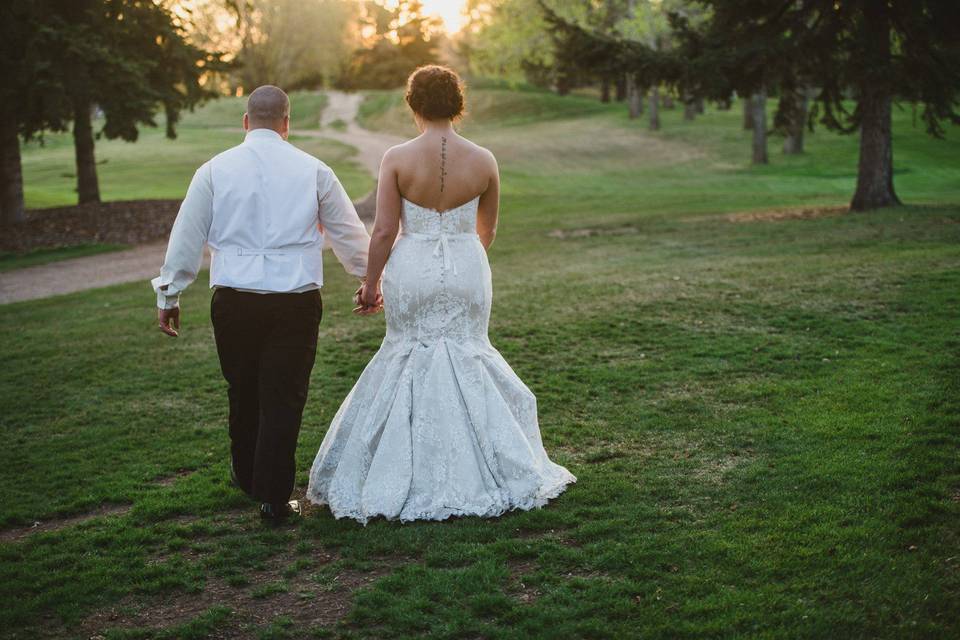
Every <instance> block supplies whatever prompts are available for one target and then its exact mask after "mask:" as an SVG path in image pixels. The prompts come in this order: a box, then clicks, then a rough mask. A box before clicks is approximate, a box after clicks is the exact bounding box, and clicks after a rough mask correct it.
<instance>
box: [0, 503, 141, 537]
mask: <svg viewBox="0 0 960 640" xmlns="http://www.w3.org/2000/svg"><path fill="white" fill-rule="evenodd" d="M132 506H133V505H129V504H104V505H100V506H99V507H97V508H96V509H95V510H93V511H87V512H86V513H80V514H77V515H75V516H67V517H64V518H51V519H49V520H37V521H35V522H34V523H33V524H32V525H30V526H27V527H18V528H16V529H7V530H5V531H0V542H19V541H20V540H23V539H24V538H26V537H27V536H32V535H34V534H37V533H49V532H51V531H59V530H61V529H65V528H67V527H72V526H73V525H77V524H81V523H83V522H87V521H88V520H92V519H94V518H100V517H104V516H118V515H123V514H125V513H127V512H128V511H130V508H131V507H132Z"/></svg>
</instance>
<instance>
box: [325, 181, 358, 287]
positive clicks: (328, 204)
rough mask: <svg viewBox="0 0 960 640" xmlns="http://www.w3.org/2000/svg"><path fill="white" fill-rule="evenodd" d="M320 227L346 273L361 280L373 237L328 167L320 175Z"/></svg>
mask: <svg viewBox="0 0 960 640" xmlns="http://www.w3.org/2000/svg"><path fill="white" fill-rule="evenodd" d="M317 196H318V202H319V218H320V224H322V225H323V230H324V235H325V236H326V239H327V240H329V241H330V246H331V247H332V248H333V253H334V255H336V256H337V260H339V261H340V264H342V265H343V268H344V269H346V270H347V273H349V274H351V275H355V276H357V277H358V278H362V277H363V276H364V275H365V274H366V272H367V255H368V252H369V248H370V234H368V233H367V229H366V227H364V226H363V222H361V221H360V216H358V215H357V210H356V208H355V207H354V206H353V202H352V201H351V200H350V197H349V196H348V195H347V192H346V191H345V190H344V188H343V185H342V184H340V180H338V179H337V176H336V175H335V174H334V173H333V171H331V170H330V169H329V168H326V167H324V168H321V170H320V174H319V175H318V176H317Z"/></svg>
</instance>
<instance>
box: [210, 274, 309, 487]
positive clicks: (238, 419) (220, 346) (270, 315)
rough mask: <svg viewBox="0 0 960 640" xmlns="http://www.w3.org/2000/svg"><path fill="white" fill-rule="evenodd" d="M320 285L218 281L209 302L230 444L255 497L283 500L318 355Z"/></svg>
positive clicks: (290, 480)
mask: <svg viewBox="0 0 960 640" xmlns="http://www.w3.org/2000/svg"><path fill="white" fill-rule="evenodd" d="M322 315H323V304H322V302H321V300H320V291H319V290H316V291H308V292H306V293H270V294H261V293H246V292H243V291H237V290H235V289H230V288H227V287H220V288H217V289H216V290H215V291H214V293H213V299H212V300H211V302H210V316H211V319H212V320H213V333H214V337H215V339H216V343H217V354H218V355H219V356H220V368H221V370H222V371H223V377H224V378H226V380H227V385H228V390H227V395H228V397H229V400H230V451H231V454H232V457H233V469H234V472H235V473H236V475H237V478H238V480H239V482H240V486H241V487H242V488H243V490H244V491H246V492H247V493H248V494H250V496H252V497H253V498H255V499H257V500H260V501H262V502H269V503H273V504H277V503H282V502H286V501H287V500H289V499H290V494H291V493H292V492H293V483H294V478H295V476H296V460H295V453H296V448H297V437H298V435H299V434H300V421H301V419H302V417H303V407H304V405H305V404H306V402H307V389H308V387H309V384H310V372H311V371H312V370H313V362H314V359H315V357H316V354H317V334H318V331H319V327H320V318H321V317H322Z"/></svg>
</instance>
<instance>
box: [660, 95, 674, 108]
mask: <svg viewBox="0 0 960 640" xmlns="http://www.w3.org/2000/svg"><path fill="white" fill-rule="evenodd" d="M676 106H677V105H675V104H674V102H673V94H672V93H665V94H663V108H664V109H675V108H676Z"/></svg>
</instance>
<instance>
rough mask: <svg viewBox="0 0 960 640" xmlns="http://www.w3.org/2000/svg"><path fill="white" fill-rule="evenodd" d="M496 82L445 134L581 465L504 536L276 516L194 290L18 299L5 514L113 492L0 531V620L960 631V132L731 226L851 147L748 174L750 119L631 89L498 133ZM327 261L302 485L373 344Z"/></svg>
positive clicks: (123, 629)
mask: <svg viewBox="0 0 960 640" xmlns="http://www.w3.org/2000/svg"><path fill="white" fill-rule="evenodd" d="M476 93H478V94H479V93H482V92H480V91H478V92H476ZM501 95H502V94H501V93H499V92H495V91H490V92H488V99H489V104H490V105H491V106H490V108H489V111H488V115H487V116H486V117H485V121H484V120H481V119H480V116H479V114H480V110H479V108H478V109H475V111H474V113H475V114H477V118H476V121H475V123H474V125H470V124H469V123H467V124H465V126H464V130H465V132H466V133H467V134H468V135H471V136H473V137H475V138H476V139H477V140H478V141H480V142H482V143H484V144H488V145H489V146H490V147H491V148H493V149H494V150H495V151H497V153H498V156H499V158H500V162H501V169H502V172H503V182H504V197H503V208H502V219H501V225H500V233H499V236H498V239H497V242H496V244H495V245H494V247H493V248H492V250H491V254H490V258H491V264H492V267H493V273H494V290H495V296H494V309H493V318H492V331H491V338H492V341H493V343H494V344H495V345H496V346H497V347H498V348H499V349H500V350H501V352H502V353H503V354H504V356H505V357H506V359H507V360H508V361H509V362H510V363H511V364H512V365H513V367H514V368H515V370H516V371H517V373H518V374H519V375H520V376H521V377H522V378H523V379H524V380H525V381H526V382H527V384H528V385H529V386H530V387H531V389H532V390H533V391H534V392H535V393H536V394H537V396H538V401H539V410H540V425H541V429H542V433H543V437H544V442H545V445H546V447H547V449H548V451H549V452H550V454H551V456H552V457H553V458H554V459H555V460H556V461H558V462H560V463H561V464H564V465H566V466H568V467H569V468H570V469H571V471H573V472H574V473H575V474H576V475H577V476H578V478H579V481H578V483H577V484H576V485H574V486H573V487H571V488H570V489H569V490H568V492H567V493H565V494H564V495H563V496H561V497H560V498H559V499H557V500H556V501H554V502H552V503H551V504H550V505H549V506H548V507H546V508H545V509H542V510H538V511H532V512H521V513H511V514H508V515H506V516H504V517H502V518H499V519H495V520H478V519H463V520H452V521H448V522H444V523H414V524H406V525H400V524H397V523H392V522H384V521H374V522H371V523H370V524H369V525H368V526H366V527H361V526H359V525H357V524H355V523H353V522H352V521H337V520H335V519H333V518H332V516H331V515H330V514H329V512H328V511H326V510H325V509H315V510H313V511H312V512H311V513H309V514H308V517H306V518H305V519H304V520H303V521H302V522H300V523H297V524H293V525H290V526H287V527H282V528H280V529H271V528H265V527H262V526H261V525H260V524H259V522H258V521H257V520H256V518H255V515H254V513H253V507H254V505H252V504H250V503H249V502H247V501H246V500H244V499H243V498H242V497H241V496H240V495H239V494H238V492H237V491H235V490H233V489H232V488H230V486H229V483H228V480H227V474H228V472H227V455H228V444H227V436H226V424H225V420H226V402H225V385H224V383H223V381H222V379H221V377H220V373H219V368H218V364H217V359H216V354H215V349H214V346H213V342H212V336H211V328H210V323H209V314H208V307H209V296H210V294H209V291H208V290H207V289H206V288H205V287H204V286H203V281H204V279H205V278H204V277H201V282H200V283H198V284H197V285H196V286H194V287H193V288H192V289H190V290H189V291H188V292H187V294H186V295H185V299H184V301H183V309H184V332H183V336H182V337H181V338H180V339H179V340H177V341H172V340H170V339H167V338H165V337H164V336H162V335H160V334H159V332H157V331H156V330H155V329H154V327H153V309H152V304H153V300H152V298H151V296H150V292H149V290H148V289H147V288H146V283H142V284H138V285H128V286H117V287H111V288H107V289H103V290H100V291H97V292H95V293H83V294H76V295H70V296H63V297H59V298H51V299H47V300H41V301H36V302H28V303H18V304H14V305H7V306H4V307H2V308H0V338H2V345H3V346H2V351H0V353H2V356H3V359H4V361H5V363H6V366H5V367H4V369H3V371H2V372H0V385H2V388H3V394H2V396H0V416H2V421H3V429H4V433H5V434H6V437H7V438H8V442H9V444H8V446H7V447H6V448H4V449H3V451H2V453H0V468H2V469H3V471H2V472H0V473H2V475H0V503H2V504H3V512H2V514H0V523H2V524H0V527H3V528H5V529H13V528H15V527H20V526H24V525H29V524H30V523H31V522H33V521H34V520H47V519H50V518H56V517H58V516H68V515H75V514H83V513H88V512H91V511H93V510H94V509H96V508H98V507H100V506H101V505H104V504H107V505H115V506H117V507H118V508H126V507H128V508H129V510H128V511H121V512H117V513H114V514H113V515H104V516H100V517H97V518H93V519H91V520H89V521H86V522H84V523H82V524H75V525H72V526H69V527H65V528H63V529H60V530H57V531H51V532H44V533H38V534H35V535H32V536H26V537H24V538H22V539H20V540H18V541H7V542H3V543H2V544H0V561H2V563H0V585H2V586H0V597H3V599H4V601H5V602H6V603H8V605H7V606H6V607H4V608H3V610H2V612H0V629H2V631H0V633H2V634H4V635H5V636H6V637H22V638H27V637H31V638H32V637H37V636H38V635H42V634H43V633H47V634H50V635H63V636H75V637H89V636H90V635H93V634H94V633H101V634H103V635H105V636H106V637H108V638H159V637H208V636H209V637H258V636H259V637H305V636H306V637H338V638H408V637H423V636H427V637H436V638H471V637H482V638H504V639H514V638H516V639H520V638H524V639H525V638H551V639H552V638H674V637H704V636H707V637H710V636H723V637H731V636H733V637H777V638H786V637H790V638H793V637H806V638H822V637H827V636H829V637H840V638H847V637H850V638H854V637H883V638H921V637H952V636H955V635H956V634H957V632H958V627H960V606H958V605H960V572H958V565H960V554H958V546H960V458H958V456H957V453H958V445H960V431H958V430H960V418H958V416H960V206H958V202H960V193H958V188H960V186H958V185H960V167H958V166H957V164H956V162H955V161H949V160H948V161H946V162H945V161H944V159H948V158H955V157H958V155H957V153H956V152H957V151H958V149H957V134H958V131H957V130H956V129H951V130H950V132H949V135H948V140H946V141H929V140H927V139H925V138H924V137H923V134H922V133H921V132H919V131H914V130H912V129H910V128H909V126H908V124H909V123H908V120H909V118H905V117H904V116H903V115H898V119H897V123H896V136H897V141H898V146H897V148H896V149H895V158H896V160H895V162H896V167H897V171H898V175H897V186H898V188H899V190H900V194H901V196H902V197H903V198H904V199H905V200H907V201H909V202H913V203H920V204H915V205H912V206H908V207H902V208H895V209H889V210H885V211H879V212H874V213H870V214H856V215H850V214H847V215H828V216H822V217H814V218H812V219H789V218H788V219H784V220H778V221H755V222H734V221H731V219H730V218H729V217H728V216H727V215H726V214H728V213H731V212H742V211H765V210H769V209H779V208H783V207H794V206H800V205H803V206H820V205H826V206H833V205H838V204H843V203H844V202H846V201H847V199H848V198H849V196H850V194H851V193H852V187H853V170H854V167H855V157H856V140H855V139H854V138H849V137H838V136H833V135H831V134H826V133H824V132H818V133H817V134H815V135H814V136H812V137H811V139H810V140H809V144H808V149H809V153H808V155H807V156H805V157H801V158H784V157H782V156H780V155H779V154H778V153H776V151H774V152H773V153H772V154H771V157H772V163H771V165H770V166H769V167H763V168H751V167H749V166H747V164H746V158H747V154H748V151H749V146H748V137H747V136H748V134H746V133H744V132H741V131H740V130H739V129H738V126H739V115H740V114H739V112H738V111H732V112H714V111H711V112H709V113H708V114H707V115H706V116H705V117H704V118H702V119H701V120H699V121H697V122H694V123H683V122H681V117H680V114H679V112H677V111H668V112H665V113H664V130H663V131H662V132H661V133H659V134H656V135H648V134H647V133H645V132H644V129H643V123H631V122H629V121H628V120H627V119H626V118H625V117H624V116H623V115H622V114H621V113H620V111H621V109H620V108H619V107H603V106H601V107H600V108H599V109H596V108H595V107H594V106H591V105H588V104H587V102H586V99H584V98H579V97H572V98H564V99H561V98H556V97H554V96H549V95H546V94H536V93H527V94H521V95H522V96H525V97H526V98H528V99H529V100H531V101H533V102H534V103H535V104H532V105H527V107H526V108H527V109H528V110H529V111H530V113H532V114H536V113H538V112H540V113H542V112H543V110H544V109H545V108H546V107H547V106H549V105H550V104H551V103H555V104H556V105H557V109H558V110H563V109H569V108H570V107H569V105H568V104H567V102H566V101H568V100H569V101H571V102H574V103H575V104H574V106H576V104H580V103H578V102H577V101H584V102H582V104H583V109H584V111H582V112H576V111H575V112H571V113H569V114H568V115H567V116H565V117H559V118H543V117H541V116H540V115H531V116H530V117H529V118H528V119H527V120H526V121H523V120H520V119H518V118H516V117H515V114H516V111H517V108H516V107H513V108H511V113H510V114H507V115H508V116H509V117H508V118H504V120H505V121H506V122H505V123H500V124H498V123H497V118H498V117H499V115H498V111H497V109H498V108H497V107H496V105H497V104H502V102H501V100H500V96H501ZM475 97H480V96H475ZM391 100H393V102H392V103H389V102H388V99H387V98H383V101H384V102H383V104H398V101H397V99H396V98H391ZM378 113H379V112H378V111H377V110H371V109H370V108H369V107H368V110H367V115H366V117H367V118H375V117H380V116H379V115H378ZM382 113H383V114H386V111H383V112H382ZM501 115H502V114H501ZM391 117H396V118H397V121H398V122H399V114H394V115H392V116H391V115H389V114H387V115H383V118H391ZM368 122H369V120H368ZM471 126H472V130H471ZM698 127H699V128H698ZM951 154H952V155H951ZM851 161H853V162H854V164H851ZM141 170H142V171H143V172H144V173H150V166H149V164H147V163H145V164H144V165H143V166H142V167H141ZM328 258H329V257H328ZM326 266H327V271H326V274H327V279H328V282H327V284H326V285H325V289H324V299H325V318H324V321H323V324H322V326H321V340H320V349H319V353H318V357H317V365H316V368H315V369H314V373H313V379H312V390H311V397H310V401H309V403H308V406H307V410H306V413H305V416H304V428H303V431H302V433H301V438H300V447H299V450H298V460H299V468H300V470H301V471H300V475H299V486H300V488H301V489H302V487H303V486H304V484H305V482H306V474H307V470H308V468H309V464H310V462H311V461H312V459H313V456H314V455H315V453H316V450H317V448H318V446H319V444H320V441H321V440H322V438H323V433H324V431H325V430H326V427H327V425H328V423H329V421H330V419H331V418H332V417H333V414H334V412H335V411H336V409H337V407H338V406H339V403H340V401H341V400H342V398H343V397H344V396H345V394H346V393H347V392H348V391H349V389H350V387H351V386H352V384H353V382H354V380H355V379H356V377H357V375H358V374H359V373H360V371H361V370H362V369H363V367H364V366H365V364H366V362H367V361H368V359H369V358H370V356H371V355H372V354H373V352H374V351H375V349H376V348H377V346H378V345H379V342H380V340H381V339H382V336H383V322H382V318H380V317H378V318H376V319H365V318H359V317H356V316H353V315H351V313H350V307H351V304H350V295H351V293H352V290H353V287H354V282H353V281H352V279H350V278H348V277H346V276H345V275H343V273H342V271H341V270H339V269H338V267H337V265H336V263H335V262H334V261H333V260H329V259H328V262H327V265H326ZM358 576H369V582H366V583H364V585H365V586H363V587H362V588H359V589H357V590H356V591H353V592H352V593H351V588H353V587H349V586H347V583H348V582H349V580H353V579H356V580H359V578H358ZM351 584H353V583H351ZM331 598H342V601H341V602H348V603H349V613H348V615H347V616H346V617H345V618H344V619H343V620H340V621H339V622H338V621H336V620H331V619H330V616H329V612H330V610H331V607H330V604H329V603H330V601H331V600H330V599H331ZM251 603H253V604H251ZM334 617H335V616H334Z"/></svg>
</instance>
